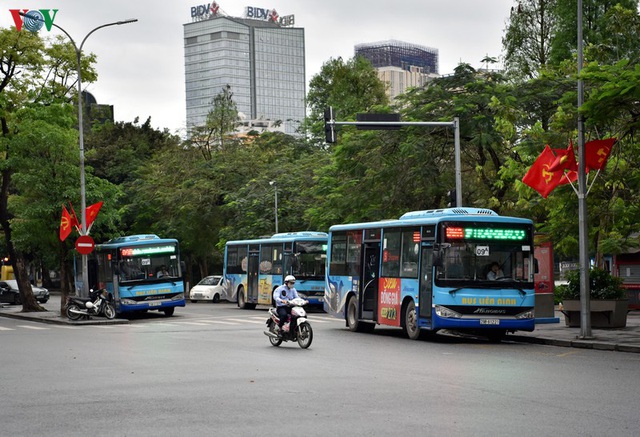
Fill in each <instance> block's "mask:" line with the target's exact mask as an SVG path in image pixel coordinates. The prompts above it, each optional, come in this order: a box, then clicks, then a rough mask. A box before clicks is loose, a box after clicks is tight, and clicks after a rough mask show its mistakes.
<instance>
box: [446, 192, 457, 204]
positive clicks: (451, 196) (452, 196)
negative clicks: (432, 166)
mask: <svg viewBox="0 0 640 437" xmlns="http://www.w3.org/2000/svg"><path fill="white" fill-rule="evenodd" d="M447 197H448V198H449V203H448V204H447V206H448V207H450V208H451V207H454V206H458V205H457V204H456V190H455V189H454V190H449V191H447Z"/></svg>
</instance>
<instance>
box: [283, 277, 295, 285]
mask: <svg viewBox="0 0 640 437" xmlns="http://www.w3.org/2000/svg"><path fill="white" fill-rule="evenodd" d="M287 282H296V277H295V276H293V275H287V277H286V278H284V283H285V284H286V283H287Z"/></svg>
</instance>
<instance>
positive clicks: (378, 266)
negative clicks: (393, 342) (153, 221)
mask: <svg viewBox="0 0 640 437" xmlns="http://www.w3.org/2000/svg"><path fill="white" fill-rule="evenodd" d="M533 234H534V229H533V222H532V221H531V220H527V219H523V218H515V217H503V216H499V215H498V214H496V213H495V212H494V211H491V210H489V209H478V208H462V207H461V208H449V209H438V210H428V211H414V212H409V213H406V214H404V215H403V216H402V217H400V219H398V220H385V221H378V222H371V223H358V224H343V225H335V226H332V227H331V228H330V229H329V245H328V248H327V258H328V259H327V266H328V267H327V275H326V281H325V301H324V310H325V311H326V312H327V313H329V314H331V315H333V316H335V317H339V318H342V319H344V320H345V322H346V326H347V327H348V328H349V329H350V330H352V331H364V332H370V331H372V330H373V329H374V328H375V326H376V324H378V325H386V326H396V327H401V328H403V329H404V330H405V331H406V334H407V336H408V337H409V338H411V339H417V338H419V336H420V333H421V331H422V330H425V331H433V332H435V331H438V330H441V329H447V330H456V331H467V332H473V333H476V334H478V333H479V334H481V335H484V336H487V337H489V338H490V339H491V340H493V341H499V340H500V339H501V338H502V337H504V335H505V334H506V333H507V332H514V331H518V330H521V331H533V330H534V321H535V319H534V299H535V289H534V256H533V253H534V245H533ZM494 262H495V263H498V264H499V267H500V269H501V270H502V272H503V277H501V278H499V279H497V280H490V279H488V278H487V275H488V273H489V271H490V269H491V265H492V263H494Z"/></svg>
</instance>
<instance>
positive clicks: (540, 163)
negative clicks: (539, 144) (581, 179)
mask: <svg viewBox="0 0 640 437" xmlns="http://www.w3.org/2000/svg"><path fill="white" fill-rule="evenodd" d="M555 160H556V155H555V154H554V153H553V150H551V147H549V145H548V144H547V145H546V146H544V150H543V151H542V153H541V154H540V156H538V158H537V159H536V160H535V162H534V163H533V165H532V166H531V168H529V171H527V174H525V175H524V177H523V178H522V182H524V183H525V184H527V185H528V186H530V187H531V188H533V189H534V190H536V191H537V192H538V193H540V195H541V196H542V197H544V198H545V199H546V198H547V196H548V195H549V193H551V192H552V191H553V189H554V188H555V187H557V186H558V185H559V184H560V183H561V182H563V183H567V182H568V181H567V182H565V181H564V179H566V178H565V175H564V172H563V171H556V172H553V171H550V170H549V168H550V167H551V165H553V163H554V161H555Z"/></svg>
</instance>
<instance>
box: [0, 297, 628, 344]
mask: <svg viewBox="0 0 640 437" xmlns="http://www.w3.org/2000/svg"><path fill="white" fill-rule="evenodd" d="M52 297H53V296H52ZM0 305H1V307H0V317H12V318H18V319H23V320H30V321H33V322H41V323H61V324H67V325H99V324H127V323H129V320H127V319H118V318H116V319H113V320H107V319H106V318H104V317H92V318H91V319H89V320H79V321H77V322H74V321H71V320H69V319H67V318H66V317H63V316H61V315H60V300H59V299H55V298H53V299H51V300H50V301H49V302H47V303H46V304H44V305H43V306H44V307H45V308H47V310H48V311H46V312H37V313H23V312H21V311H22V306H21V305H7V304H0ZM555 317H556V318H557V319H558V320H559V323H544V324H537V325H536V329H535V330H534V331H533V332H522V331H518V332H516V333H515V334H508V335H507V337H506V338H505V340H506V341H518V342H526V343H535V344H548V345H552V346H562V347H575V348H583V349H598V350H609V351H619V352H633V353H640V311H637V310H635V311H630V312H629V313H628V315H627V326H626V327H624V328H618V329H595V328H592V329H591V331H592V332H591V333H592V338H589V339H581V338H579V336H580V328H569V327H567V326H565V322H564V315H563V314H562V313H561V312H560V311H558V309H557V308H556V310H555Z"/></svg>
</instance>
